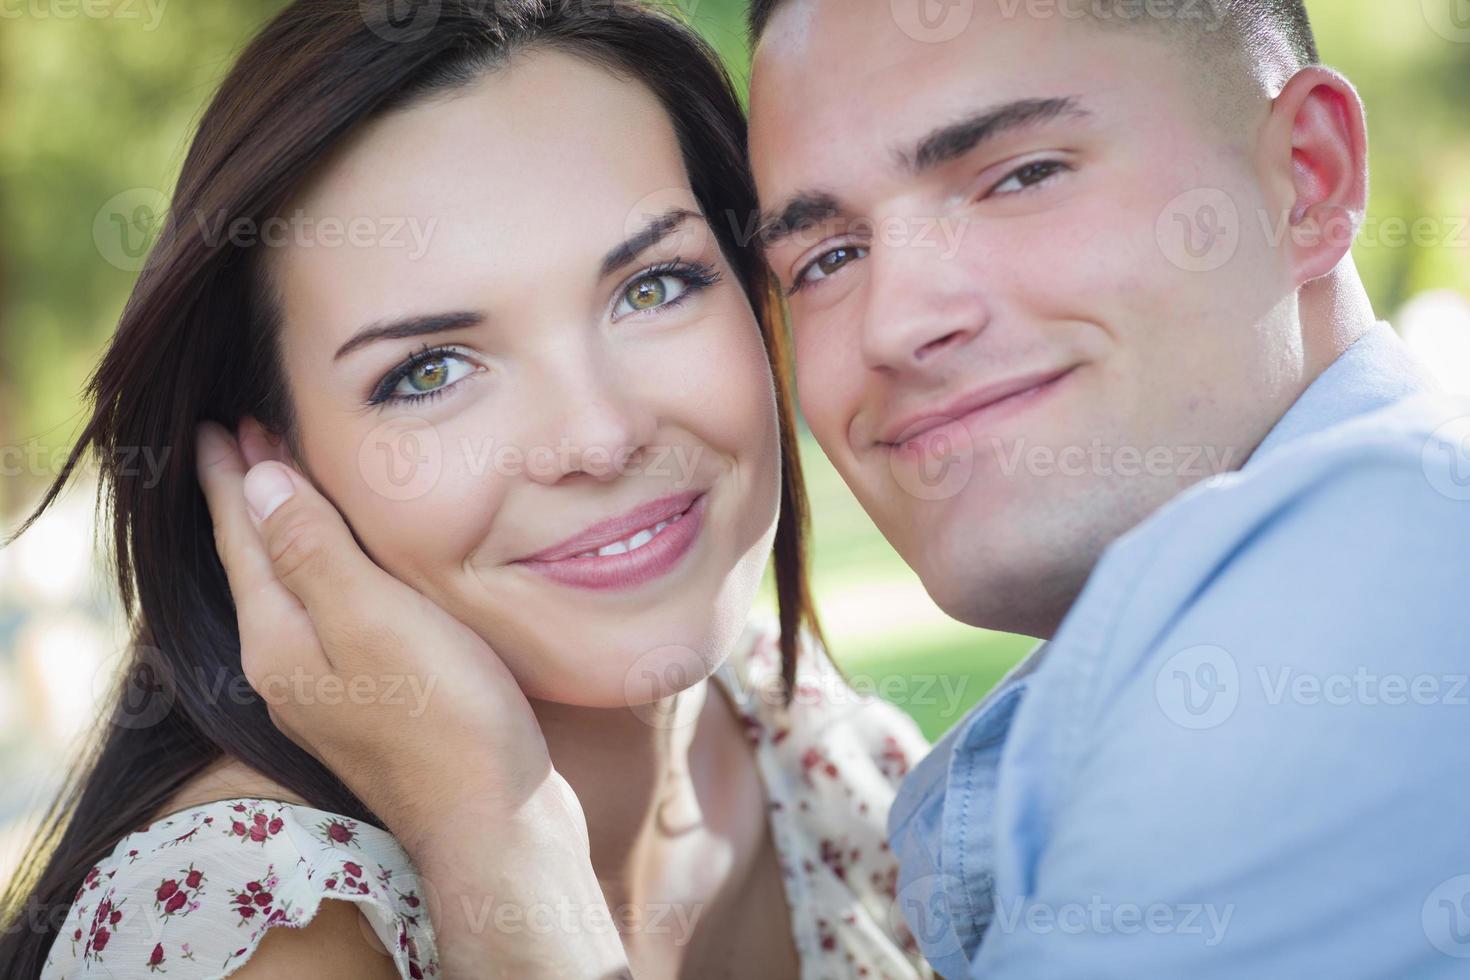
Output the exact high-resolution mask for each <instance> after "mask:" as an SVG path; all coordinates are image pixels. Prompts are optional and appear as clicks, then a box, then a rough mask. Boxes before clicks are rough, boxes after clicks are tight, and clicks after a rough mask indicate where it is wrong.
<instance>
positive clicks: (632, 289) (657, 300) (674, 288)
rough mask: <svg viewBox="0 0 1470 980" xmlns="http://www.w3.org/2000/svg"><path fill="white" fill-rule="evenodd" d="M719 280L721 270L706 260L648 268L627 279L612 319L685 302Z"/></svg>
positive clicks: (650, 311)
mask: <svg viewBox="0 0 1470 980" xmlns="http://www.w3.org/2000/svg"><path fill="white" fill-rule="evenodd" d="M719 281H720V273H719V272H718V270H716V269H715V268H714V267H713V266H711V265H707V264H705V263H703V262H685V261H684V260H682V259H674V260H673V261H672V262H664V263H661V264H659V265H656V266H654V267H653V268H651V269H645V270H643V271H642V272H640V273H638V274H637V275H636V276H634V277H633V278H632V279H630V280H628V283H627V285H625V286H624V287H623V290H622V292H621V293H620V294H619V295H618V302H617V305H616V306H615V307H614V308H613V314H612V318H613V320H621V319H622V318H623V317H626V316H633V315H636V314H641V313H653V312H655V311H658V310H665V309H669V308H672V307H675V306H678V305H679V304H681V303H683V302H684V301H685V300H687V299H688V298H689V297H690V296H693V295H694V294H695V293H697V292H699V291H700V290H703V289H708V288H709V287H710V286H713V285H714V284H715V283H717V282H719Z"/></svg>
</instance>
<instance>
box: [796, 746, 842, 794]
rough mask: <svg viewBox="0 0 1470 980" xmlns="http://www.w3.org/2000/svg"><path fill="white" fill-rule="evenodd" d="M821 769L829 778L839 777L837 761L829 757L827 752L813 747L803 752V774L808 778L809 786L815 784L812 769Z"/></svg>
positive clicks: (803, 776) (804, 777)
mask: <svg viewBox="0 0 1470 980" xmlns="http://www.w3.org/2000/svg"><path fill="white" fill-rule="evenodd" d="M814 769H820V771H821V772H822V773H824V774H825V775H826V776H827V778H829V779H836V778H837V773H838V769H837V763H835V762H833V761H832V760H831V759H829V758H827V754H826V753H825V752H823V751H822V750H821V749H819V748H816V747H812V748H810V749H807V750H806V751H805V752H803V753H802V754H801V776H802V778H803V779H805V780H806V783H807V785H808V786H815V783H813V782H812V770H814Z"/></svg>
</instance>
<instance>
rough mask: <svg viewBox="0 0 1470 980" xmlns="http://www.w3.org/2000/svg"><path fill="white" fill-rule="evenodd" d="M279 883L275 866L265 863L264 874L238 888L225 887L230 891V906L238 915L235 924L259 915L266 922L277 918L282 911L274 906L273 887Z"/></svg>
mask: <svg viewBox="0 0 1470 980" xmlns="http://www.w3.org/2000/svg"><path fill="white" fill-rule="evenodd" d="M280 883H281V881H280V878H279V877H277V876H276V866H275V865H274V864H271V865H267V866H266V869H265V874H263V875H261V876H260V877H259V878H258V879H256V880H255V881H247V882H246V883H245V887H244V888H241V889H239V890H236V889H234V888H230V889H227V890H228V891H229V893H230V908H232V909H233V910H234V912H235V915H236V916H238V918H237V920H236V923H235V924H236V925H242V926H243V925H246V924H247V923H250V922H253V921H254V920H255V918H256V916H260V917H261V918H262V919H263V920H265V921H266V922H267V923H269V922H275V921H277V920H279V919H280V918H281V917H282V916H283V915H284V911H283V910H281V909H277V908H275V906H274V904H273V903H274V902H275V888H276V887H277V886H278V885H279V884H280Z"/></svg>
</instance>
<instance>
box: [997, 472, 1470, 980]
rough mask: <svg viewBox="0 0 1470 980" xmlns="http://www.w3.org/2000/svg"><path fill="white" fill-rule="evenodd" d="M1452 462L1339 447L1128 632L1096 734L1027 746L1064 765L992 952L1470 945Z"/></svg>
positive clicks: (1044, 969) (1101, 690)
mask: <svg viewBox="0 0 1470 980" xmlns="http://www.w3.org/2000/svg"><path fill="white" fill-rule="evenodd" d="M1427 452H1428V448H1426V453H1427ZM1425 459H1426V460H1427V459H1428V456H1427V455H1426V457H1425ZM1444 478H1445V474H1444V473H1443V472H1442V471H1435V470H1432V469H1430V468H1428V463H1427V462H1422V461H1421V460H1420V459H1419V457H1418V453H1417V452H1416V453H1413V454H1412V456H1411V455H1410V454H1408V453H1405V452H1398V451H1395V452H1382V453H1374V454H1369V455H1368V456H1366V457H1364V458H1362V459H1359V460H1357V461H1356V463H1355V464H1354V465H1352V466H1347V467H1342V468H1339V469H1336V470H1334V471H1332V472H1331V473H1330V474H1329V475H1327V476H1326V477H1324V478H1323V479H1321V480H1319V481H1317V482H1315V483H1314V484H1312V485H1311V486H1310V487H1306V488H1304V489H1303V490H1302V491H1301V492H1300V493H1299V494H1296V495H1294V496H1293V497H1292V498H1291V499H1289V500H1285V501H1283V502H1282V504H1281V506H1280V507H1279V508H1278V510H1277V512H1276V513H1275V514H1274V515H1273V516H1272V518H1271V519H1270V520H1268V521H1265V522H1263V523H1262V524H1261V525H1260V526H1258V527H1257V528H1255V529H1254V530H1253V531H1252V533H1251V534H1250V535H1249V536H1248V537H1247V538H1246V539H1244V540H1242V541H1241V542H1240V543H1239V545H1238V547H1236V548H1235V549H1234V551H1233V552H1232V553H1230V554H1229V555H1228V556H1227V557H1226V559H1225V560H1223V561H1222V562H1221V564H1220V565H1219V567H1218V568H1217V569H1216V570H1215V572H1214V574H1213V576H1212V578H1211V579H1210V580H1209V581H1208V582H1206V583H1204V586H1203V587H1202V588H1201V589H1199V590H1197V591H1196V592H1195V594H1194V596H1193V597H1192V598H1191V599H1190V600H1189V601H1187V602H1186V603H1184V604H1183V606H1182V607H1181V608H1179V609H1178V610H1177V614H1176V615H1174V616H1173V617H1172V618H1171V619H1170V620H1169V621H1167V622H1166V623H1165V624H1164V625H1163V626H1162V627H1161V629H1160V630H1159V631H1158V632H1157V633H1155V634H1154V636H1153V637H1152V638H1151V639H1150V640H1149V641H1148V642H1146V643H1142V644H1140V645H1138V646H1136V647H1134V648H1132V649H1118V648H1116V647H1115V648H1110V649H1109V650H1108V652H1107V658H1108V659H1109V661H1110V662H1111V664H1110V667H1109V671H1108V672H1107V673H1106V674H1103V675H1102V676H1100V677H1098V678H1096V679H1095V680H1094V682H1093V684H1094V690H1093V692H1092V695H1091V697H1090V699H1089V700H1088V701H1087V702H1086V703H1087V704H1088V705H1090V706H1091V709H1092V714H1090V715H1089V717H1088V723H1087V725H1086V730H1087V731H1088V732H1089V733H1090V741H1089V743H1088V744H1087V745H1086V746H1085V747H1084V748H1083V749H1082V750H1081V751H1079V752H1077V753H1076V754H1075V755H1069V756H1068V757H1067V758H1065V759H1062V760H1058V759H1056V758H1039V759H1030V760H1027V759H1012V760H1011V762H1012V763H1013V764H1015V765H1021V766H1027V765H1029V766H1031V767H1032V768H1033V769H1035V770H1041V769H1044V768H1046V767H1048V766H1052V767H1056V766H1060V767H1061V771H1060V772H1058V773H1056V774H1055V778H1056V779H1058V780H1060V781H1061V784H1062V785H1063V787H1064V788H1063V790H1062V792H1061V795H1060V801H1059V802H1058V803H1057V804H1056V806H1055V808H1054V810H1053V811H1052V812H1051V813H1050V814H1049V817H1048V820H1047V821H1046V825H1045V826H1043V827H1042V828H1041V829H1040V831H1039V832H1038V834H1039V837H1040V841H1039V843H1038V845H1037V847H1036V850H1035V857H1034V860H1032V861H1030V862H1029V863H1028V865H1027V866H1026V867H1025V868H1022V869H1019V870H1012V871H1010V872H1006V873H1004V874H1003V875H1002V879H1003V880H1001V881H999V882H998V886H997V910H996V918H995V921H994V922H993V923H992V924H991V927H990V930H989V932H988V933H987V935H986V938H985V941H984V942H983V943H982V944H981V946H980V949H979V950H978V951H977V953H976V954H975V958H974V960H973V962H972V964H971V966H972V976H974V977H977V978H979V977H985V978H992V980H993V978H1010V977H1017V978H1019V977H1028V978H1029V977H1081V976H1086V977H1185V976H1187V977H1191V978H1220V980H1234V978H1238V977H1244V976H1251V977H1303V976H1332V977H1338V978H1342V977H1390V976H1400V977H1407V976H1413V977H1418V978H1435V977H1450V976H1464V975H1465V974H1466V971H1467V970H1470V962H1467V958H1470V779H1467V776H1466V768H1465V763H1464V756H1463V753H1464V746H1465V745H1467V744H1470V687H1467V683H1466V681H1467V670H1470V657H1467V653H1470V645H1467V639H1466V629H1465V625H1466V616H1465V609H1466V604H1467V596H1470V594H1467V592H1466V589H1467V587H1470V486H1467V488H1466V489H1467V492H1466V493H1465V494H1463V495H1460V494H1457V493H1455V492H1453V488H1452V487H1451V485H1449V484H1446V483H1445V479H1444ZM1447 488H1448V489H1449V491H1450V492H1446V491H1447ZM1140 587H1141V586H1140ZM1127 632H1128V631H1127V630H1125V629H1120V630H1119V633H1127ZM1001 808H1002V809H1003V810H1004V811H1005V812H1007V813H1009V814H1012V815H1015V816H1016V817H1017V818H1018V820H1019V819H1020V818H1022V817H1023V816H1024V815H1025V813H1026V812H1027V810H1026V806H1025V801H1024V800H1017V799H1015V798H1014V797H1012V798H1007V797H1006V791H1005V789H1004V787H1002V792H1001ZM1012 829H1014V828H1007V829H1006V830H1003V832H1009V831H1010V830H1012Z"/></svg>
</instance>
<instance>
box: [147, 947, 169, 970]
mask: <svg viewBox="0 0 1470 980" xmlns="http://www.w3.org/2000/svg"><path fill="white" fill-rule="evenodd" d="M162 968H163V943H158V944H157V945H155V946H154V947H153V953H152V954H151V955H150V956H149V957H148V972H149V973H157V972H159V971H160V970H162ZM164 972H167V971H164Z"/></svg>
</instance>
